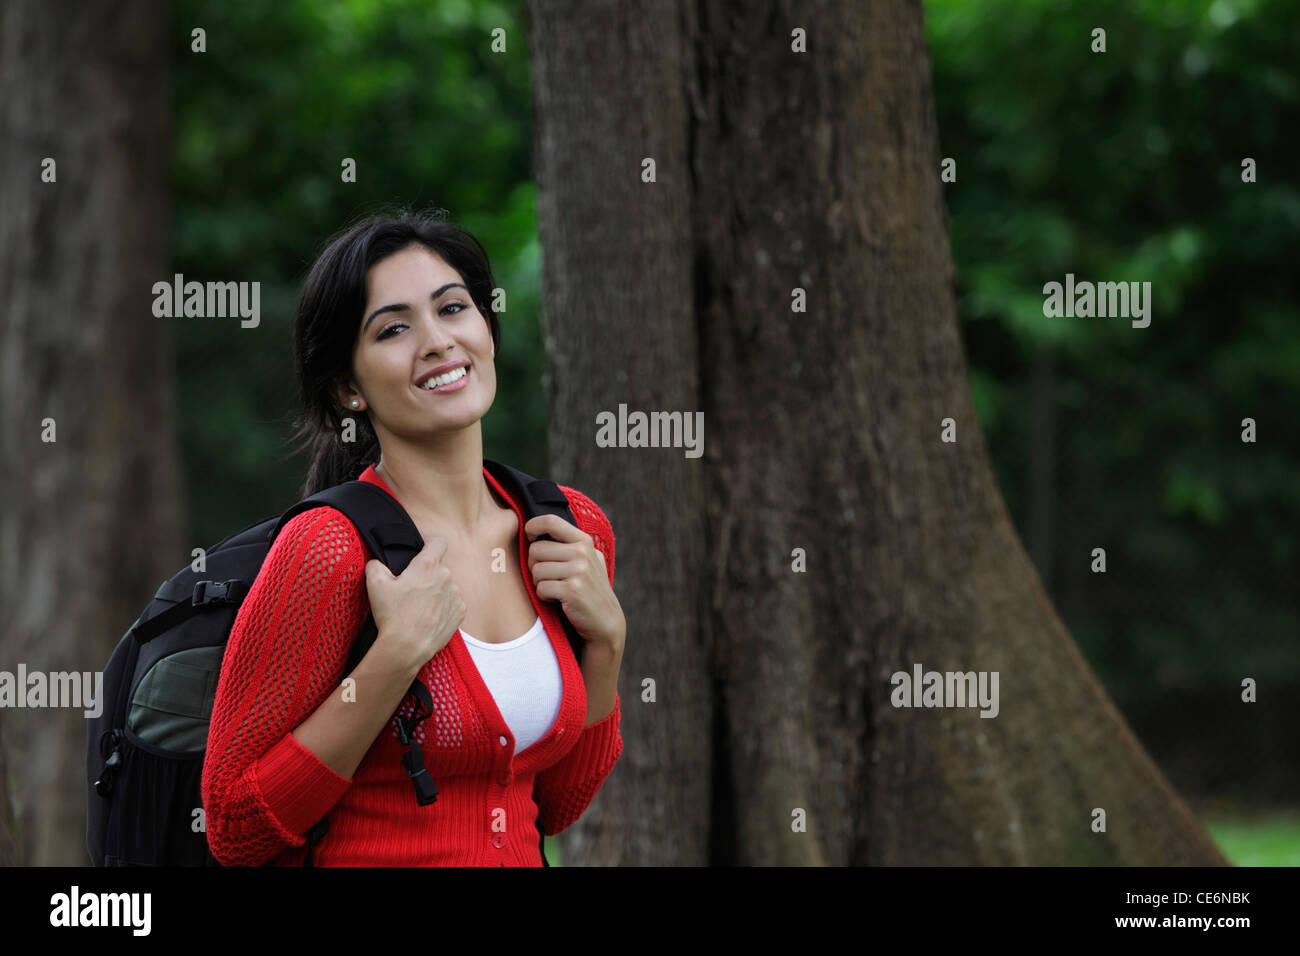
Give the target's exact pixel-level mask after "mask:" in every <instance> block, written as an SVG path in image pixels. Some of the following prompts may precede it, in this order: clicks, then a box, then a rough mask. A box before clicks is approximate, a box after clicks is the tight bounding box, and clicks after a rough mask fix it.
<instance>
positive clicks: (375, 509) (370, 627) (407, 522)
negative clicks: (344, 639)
mask: <svg viewBox="0 0 1300 956" xmlns="http://www.w3.org/2000/svg"><path fill="white" fill-rule="evenodd" d="M323 505H328V506H330V507H332V508H336V509H338V510H339V511H341V512H343V514H345V515H346V516H347V518H348V520H349V521H351V522H352V524H353V526H354V527H356V529H357V533H358V534H360V535H361V538H362V540H363V541H365V543H366V547H367V548H369V549H370V553H371V554H373V555H374V556H375V557H376V558H378V559H379V560H380V561H383V562H384V564H385V565H387V567H388V569H389V570H390V571H391V572H392V573H393V575H394V576H396V575H399V574H401V573H402V572H403V571H405V570H406V568H407V566H408V565H409V564H410V563H411V560H412V559H413V558H414V557H415V556H416V555H417V554H418V553H419V552H420V549H421V548H423V547H424V539H423V538H421V537H420V532H419V530H418V529H417V528H416V527H415V522H413V521H412V520H411V516H410V515H408V514H407V513H406V509H405V508H403V507H402V506H401V504H400V503H399V502H398V501H397V500H396V499H395V498H394V497H393V496H392V495H390V494H389V493H388V492H387V491H385V490H384V489H383V488H380V487H379V486H378V485H374V484H371V483H370V482H368V481H355V480H354V481H345V482H343V483H342V484H340V485H335V486H334V487H332V488H326V489H324V490H323V491H319V492H317V493H316V494H314V495H312V496H310V497H308V498H304V499H303V500H302V501H300V502H298V503H297V504H296V505H294V506H293V507H292V508H290V509H289V510H288V511H286V512H285V513H284V514H283V515H281V516H280V520H279V521H278V522H277V523H276V526H275V528H274V529H272V531H271V534H270V537H269V538H268V541H274V540H275V538H276V536H277V535H278V534H279V533H280V531H281V530H283V529H284V526H285V525H286V524H288V523H289V522H290V521H291V520H292V519H293V518H294V517H296V516H297V515H299V514H301V513H302V512H304V511H307V510H308V509H310V508H319V507H321V506H323ZM378 636H379V629H378V627H377V626H376V624H375V615H374V613H373V612H370V613H367V614H366V620H365V623H364V624H363V625H362V626H361V632H360V633H359V634H358V635H357V636H356V638H355V639H354V640H353V642H352V648H351V650H350V651H349V653H348V662H347V665H346V670H345V673H351V672H352V671H353V670H355V669H356V666H357V664H359V663H361V658H362V657H364V656H365V655H366V652H367V651H369V650H370V648H371V647H372V646H373V645H374V643H375V639H376V638H377V637H378ZM406 693H407V694H408V695H410V696H412V697H414V698H415V702H416V707H415V710H414V712H413V713H412V714H411V716H410V717H406V716H403V715H400V714H399V715H398V717H397V724H398V728H397V729H398V738H399V739H400V740H401V742H402V746H404V747H406V748H408V749H407V752H406V753H405V754H403V755H402V766H403V767H404V768H405V769H406V772H407V775H408V776H410V778H411V784H412V786H414V787H415V799H416V801H417V802H418V803H419V804H420V806H422V807H424V806H428V805H429V804H430V803H433V802H434V801H435V800H437V799H438V787H437V785H436V784H435V783H434V780H433V777H431V776H429V772H428V770H426V769H425V766H424V754H423V752H422V751H421V750H420V744H419V741H418V740H416V738H415V730H416V728H417V727H418V726H419V725H420V723H421V722H423V721H424V720H425V719H426V718H427V717H429V715H431V714H432V713H433V696H432V695H431V694H430V693H429V688H427V687H425V686H424V683H423V682H422V681H421V680H420V678H419V677H418V676H417V677H416V678H415V679H414V680H412V681H411V686H410V689H408V690H407V692H406ZM318 826H319V824H318ZM323 835H324V833H323V832H322V833H321V834H320V836H323ZM319 838H320V837H319V836H318V837H316V840H319ZM314 845H315V841H313V842H312V844H310V845H309V847H308V857H307V859H308V860H310V859H311V848H312V847H313V846H314Z"/></svg>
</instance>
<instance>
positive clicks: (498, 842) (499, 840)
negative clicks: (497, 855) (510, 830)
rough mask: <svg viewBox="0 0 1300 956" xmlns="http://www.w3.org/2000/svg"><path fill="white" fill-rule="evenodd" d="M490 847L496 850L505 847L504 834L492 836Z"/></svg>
mask: <svg viewBox="0 0 1300 956" xmlns="http://www.w3.org/2000/svg"><path fill="white" fill-rule="evenodd" d="M492 845H493V846H494V847H496V848H497V849H500V848H501V847H503V846H505V845H506V838H505V834H502V833H494V834H492Z"/></svg>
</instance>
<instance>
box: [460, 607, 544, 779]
mask: <svg viewBox="0 0 1300 956" xmlns="http://www.w3.org/2000/svg"><path fill="white" fill-rule="evenodd" d="M460 636H461V637H462V638H464V639H465V647H466V648H467V649H468V650H469V655H470V657H471V658H472V659H473V660H474V666H475V667H477V668H478V672H479V676H481V677H482V678H483V683H484V684H486V685H487V689H488V691H489V692H490V693H491V694H492V699H493V700H494V701H496V705H497V710H499V711H501V717H502V719H504V720H505V722H506V726H507V727H509V728H510V732H511V733H512V734H514V737H515V753H521V752H523V751H524V750H526V749H527V748H528V747H530V746H532V745H533V744H535V743H536V742H537V741H539V740H541V739H542V738H543V737H545V736H546V734H547V732H548V731H549V730H550V729H551V726H552V725H553V724H554V723H555V718H556V717H558V716H559V713H560V701H561V698H562V697H563V696H564V679H563V678H562V677H561V676H560V662H559V661H558V660H557V659H556V657H555V648H553V647H551V639H550V637H549V636H548V635H547V633H546V627H545V626H544V625H543V624H542V619H541V618H540V617H539V618H537V620H536V621H535V622H534V623H533V626H532V627H530V628H529V629H528V630H527V631H525V632H524V633H523V634H521V635H519V636H518V637H516V638H515V639H514V640H513V641H505V642H503V643H501V644H489V643H487V642H486V641H480V640H479V639H478V638H476V637H474V636H472V635H470V634H467V633H465V631H464V630H462V631H461V632H460Z"/></svg>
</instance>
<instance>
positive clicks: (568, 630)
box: [483, 458, 586, 867]
mask: <svg viewBox="0 0 1300 956" xmlns="http://www.w3.org/2000/svg"><path fill="white" fill-rule="evenodd" d="M483 464H484V466H485V467H486V468H487V470H488V471H489V472H490V473H491V475H492V477H493V478H495V479H496V480H497V481H498V482H500V483H501V486H502V487H504V488H505V489H506V491H508V492H509V493H510V494H511V495H512V496H513V497H514V498H516V499H518V500H519V502H520V503H521V506H522V508H523V512H524V516H525V520H528V519H531V518H535V517H537V516H538V515H559V516H560V517H561V518H563V519H564V520H565V521H567V522H569V524H571V525H573V526H575V527H577V524H578V522H577V521H576V520H575V519H574V517H573V511H572V509H570V507H569V499H568V498H566V497H564V492H563V491H561V490H560V487H559V485H557V484H556V483H555V482H553V481H550V480H548V479H546V478H534V477H533V476H532V475H527V474H524V473H523V472H522V471H520V470H519V469H517V468H511V467H510V466H509V465H504V464H502V463H501V462H498V461H492V460H490V459H486V458H485V459H484V460H483ZM537 540H538V541H554V540H555V539H554V538H552V537H551V536H550V535H549V534H544V535H542V536H541V537H539V538H538V539H537ZM556 613H557V614H559V617H560V624H561V625H562V626H563V627H564V634H565V636H566V637H568V639H569V647H571V648H572V649H573V657H574V659H575V660H577V662H578V663H579V664H581V663H582V649H583V647H585V646H586V642H585V641H583V639H582V638H581V637H580V636H579V635H578V632H577V631H576V630H574V627H573V625H572V624H571V623H569V619H568V618H567V617H565V615H564V612H563V611H561V610H559V609H558V608H557V609H556ZM533 802H534V803H536V802H537V781H536V779H535V778H534V780H533ZM537 852H538V853H540V854H541V856H542V866H547V867H549V866H550V865H551V863H550V861H549V860H547V859H546V835H545V834H544V833H542V828H541V826H538V828H537Z"/></svg>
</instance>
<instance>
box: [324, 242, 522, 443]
mask: <svg viewBox="0 0 1300 956" xmlns="http://www.w3.org/2000/svg"><path fill="white" fill-rule="evenodd" d="M366 285H367V290H368V291H367V299H366V307H365V310H364V312H363V313H362V317H361V331H360V333H359V334H358V336H357V342H356V346H355V347H354V348H353V352H352V368H353V372H354V375H355V380H354V387H352V388H349V387H348V386H347V385H344V387H343V388H342V390H341V391H340V395H341V398H342V401H341V403H340V404H342V406H343V409H344V411H345V412H347V411H351V410H352V406H351V401H352V399H353V398H359V399H360V400H361V409H360V410H361V411H369V412H370V420H371V423H372V424H373V425H374V427H375V431H376V434H377V435H378V436H379V438H380V443H381V444H382V443H383V437H384V433H385V432H387V433H391V434H394V435H399V436H404V437H407V438H410V439H413V440H415V439H418V438H419V437H421V436H424V435H428V434H429V433H430V432H437V431H444V430H448V429H460V428H465V427H467V426H469V425H472V424H474V423H475V422H477V421H479V420H480V419H481V418H482V417H483V416H484V415H485V414H487V410H488V409H489V408H491V407H492V400H493V399H494V398H495V397H496V387H497V381H496V369H495V367H494V365H493V361H492V332H491V330H490V329H489V328H488V323H487V320H486V319H485V318H484V317H483V314H482V313H481V312H479V310H478V308H477V307H476V306H475V305H474V300H473V299H472V298H470V294H469V290H468V289H467V288H466V287H465V285H464V282H463V281H462V279H461V277H460V274H459V273H458V272H457V271H456V270H455V269H453V268H452V267H451V266H449V265H448V264H447V263H446V262H444V261H443V260H442V258H441V257H439V256H437V255H435V254H434V253H433V252H431V251H430V250H429V249H427V248H425V247H424V246H422V245H419V244H416V245H411V246H407V247H406V248H405V249H403V250H401V251H400V252H396V253H394V254H393V255H391V256H389V257H388V258H387V259H384V260H382V261H381V262H377V263H375V265H373V266H371V268H370V272H369V275H368V277H367V283H366ZM448 363H451V364H452V365H453V366H464V367H465V374H464V375H462V377H461V378H460V379H459V380H457V381H452V382H448V383H447V384H446V385H443V386H440V387H438V388H437V390H430V389H425V388H422V387H421V383H422V381H423V380H425V379H427V378H428V377H429V373H430V372H432V371H433V370H434V369H438V368H441V367H442V366H444V365H447V364H448ZM443 374H445V373H441V372H440V373H439V376H434V378H439V377H440V376H441V375H443ZM429 384H432V381H430V382H429ZM358 392H359V394H358Z"/></svg>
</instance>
